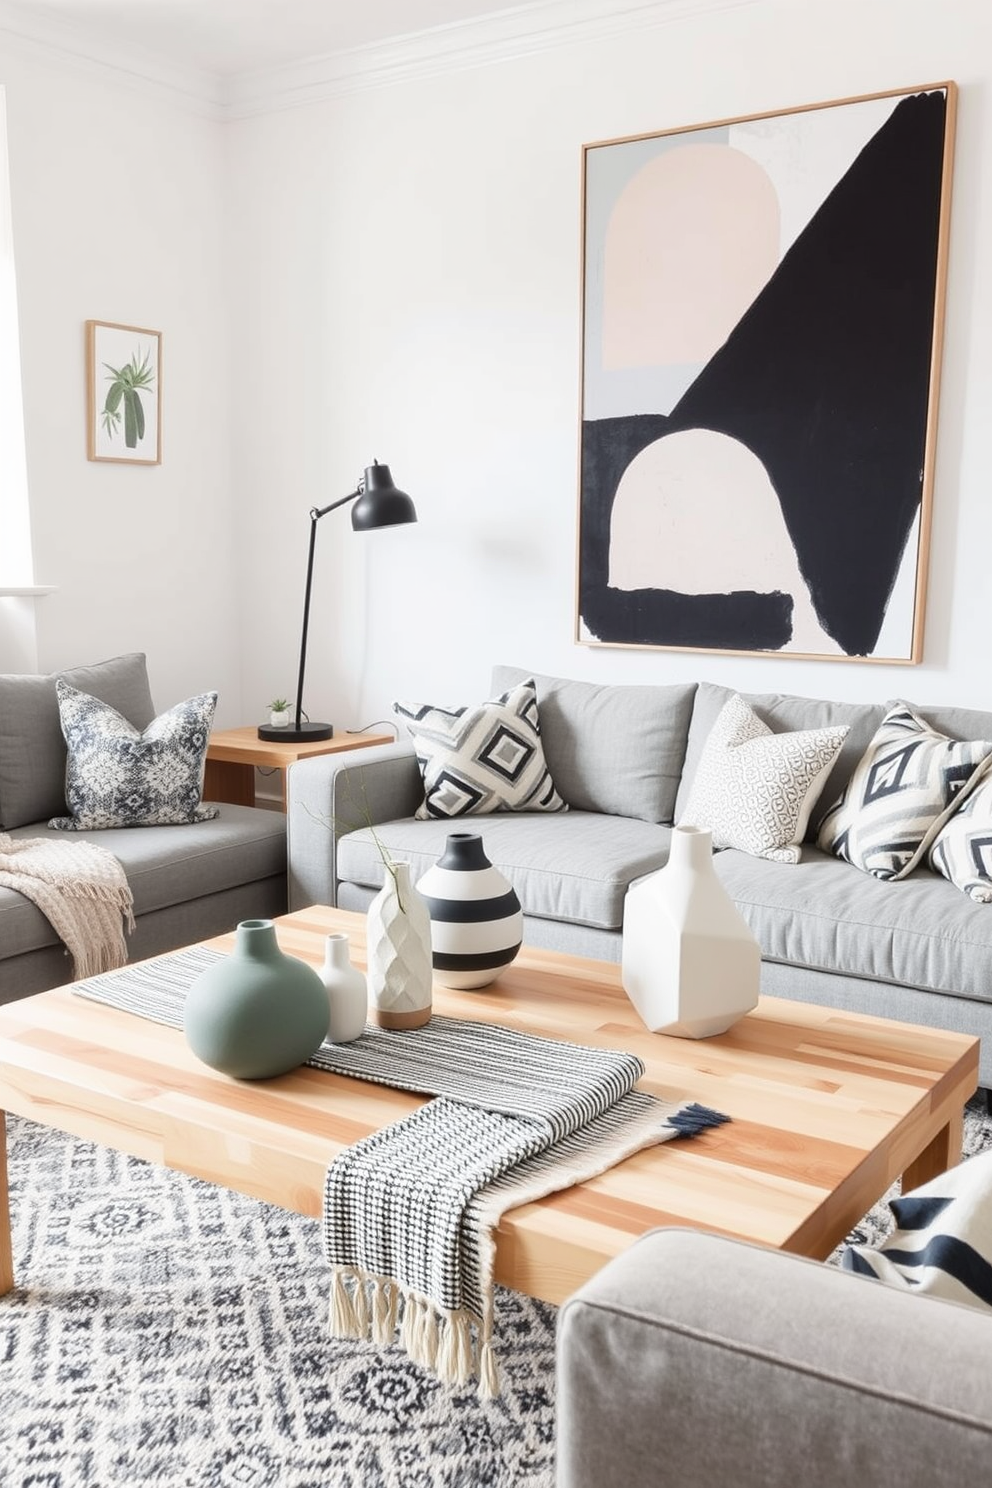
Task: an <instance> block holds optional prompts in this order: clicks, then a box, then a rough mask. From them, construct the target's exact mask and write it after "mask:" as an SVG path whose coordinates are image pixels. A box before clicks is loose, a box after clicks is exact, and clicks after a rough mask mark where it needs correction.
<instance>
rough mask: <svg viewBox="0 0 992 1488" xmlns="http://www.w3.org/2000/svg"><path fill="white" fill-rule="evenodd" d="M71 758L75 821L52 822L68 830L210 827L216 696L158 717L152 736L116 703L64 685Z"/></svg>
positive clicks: (61, 693) (62, 705) (62, 708)
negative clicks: (206, 778)
mask: <svg viewBox="0 0 992 1488" xmlns="http://www.w3.org/2000/svg"><path fill="white" fill-rule="evenodd" d="M56 687H57V691H58V699H59V714H60V716H61V720H62V732H63V734H64V735H65V742H66V747H67V750H68V759H67V761H66V772H65V799H66V803H67V805H68V807H69V810H70V811H71V812H72V815H71V816H56V817H53V818H52V820H51V821H50V822H49V823H48V825H49V826H50V827H55V828H56V829H58V830H59V831H63V832H91V831H103V830H105V829H107V828H110V827H170V826H182V825H186V824H187V823H189V822H201V821H210V820H211V819H212V818H213V817H215V816H217V815H219V812H218V810H217V807H216V806H201V805H200V795H201V792H202V788H203V767H204V762H205V760H206V755H207V745H208V743H209V741H210V725H211V724H212V722H213V717H214V709H215V707H216V706H217V694H216V693H215V692H201V693H199V694H198V695H197V696H196V697H191V698H187V699H186V701H185V702H183V703H177V704H176V706H175V707H174V708H170V709H169V710H168V712H167V713H162V714H160V715H159V717H158V718H156V719H154V720H153V721H152V722H151V723H150V724H149V725H148V727H147V728H146V729H145V731H144V733H141V732H139V730H138V729H136V728H135V727H134V725H133V724H131V723H128V721H127V719H126V718H122V717H121V715H120V713H118V712H117V710H116V709H115V708H111V707H110V706H109V704H108V703H101V702H100V700H99V698H95V697H91V696H90V694H89V693H88V692H79V691H77V689H76V688H75V687H69V686H68V685H67V684H66V683H65V682H63V681H62V680H61V678H60V679H59V681H58V683H57V684H56Z"/></svg>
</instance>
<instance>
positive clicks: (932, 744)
mask: <svg viewBox="0 0 992 1488" xmlns="http://www.w3.org/2000/svg"><path fill="white" fill-rule="evenodd" d="M990 763H992V741H990V740H988V739H973V740H961V739H950V738H948V736H947V735H946V734H942V733H940V732H939V731H938V730H937V729H935V728H931V726H930V724H928V723H926V722H925V721H924V720H923V719H922V718H918V717H917V715H916V714H915V713H914V712H913V710H912V708H910V707H909V705H908V704H907V703H896V704H894V706H893V707H892V708H890V709H889V711H888V713H886V715H885V717H884V718H883V719H882V722H881V724H880V725H879V727H878V730H877V732H876V734H875V737H874V738H873V739H872V741H871V743H870V744H869V746H868V748H867V750H866V751H865V753H864V755H863V756H862V758H861V760H860V762H859V764H858V765H857V767H856V769H855V771H854V774H853V775H852V776H851V779H850V781H849V783H848V786H847V789H846V790H845V792H844V794H843V795H842V796H841V798H840V800H839V801H837V802H835V803H834V805H833V806H831V808H830V810H829V811H828V812H827V814H826V816H825V817H824V818H823V823H822V825H821V827H820V835H819V838H818V841H819V845H820V847H822V848H823V851H824V852H829V853H834V854H835V855H836V856H837V857H839V858H846V859H847V861H848V862H849V863H853V864H854V866H855V867H856V868H861V869H862V870H863V871H864V872H865V873H871V874H872V875H873V876H874V877H875V878H884V879H897V878H905V877H906V875H907V873H911V872H912V870H913V869H914V868H915V867H916V866H917V864H918V863H919V862H921V861H922V859H923V858H924V856H925V855H926V852H927V850H928V848H929V846H930V844H931V842H932V841H933V840H934V838H935V837H936V836H937V834H938V833H939V831H940V829H941V828H942V826H943V825H944V823H945V822H946V821H947V820H948V818H949V817H950V816H951V814H952V812H954V811H955V810H956V809H957V808H958V806H960V804H961V802H962V801H963V800H964V796H965V793H966V792H968V791H969V790H971V789H972V787H973V786H974V785H975V784H976V783H977V782H978V780H979V779H980V778H981V775H982V773H983V771H984V769H985V768H986V766H987V765H988V764H990Z"/></svg>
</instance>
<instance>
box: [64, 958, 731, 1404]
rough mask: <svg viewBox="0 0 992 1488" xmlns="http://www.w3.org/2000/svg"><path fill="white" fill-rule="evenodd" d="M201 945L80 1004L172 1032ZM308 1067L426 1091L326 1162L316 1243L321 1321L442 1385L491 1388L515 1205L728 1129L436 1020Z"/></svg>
mask: <svg viewBox="0 0 992 1488" xmlns="http://www.w3.org/2000/svg"><path fill="white" fill-rule="evenodd" d="M218 955H219V953H218V952H216V951H211V950H207V949H205V948H203V947H194V948H192V949H190V950H188V951H179V952H176V953H175V954H173V955H170V956H164V957H160V958H159V959H158V960H157V961H151V962H144V963H142V964H140V965H138V966H135V967H128V968H126V969H125V970H123V971H119V972H114V973H112V974H109V975H107V976H103V977H94V978H92V979H91V980H90V981H88V982H81V983H78V984H76V986H75V987H74V988H73V990H74V991H75V992H76V993H78V994H79V995H80V996H83V997H90V998H92V999H93V1000H95V1001H97V1002H105V1003H109V1004H110V1005H112V1006H114V1007H120V1008H124V1009H126V1010H127V1011H128V1012H134V1013H138V1014H139V1015H141V1016H143V1017H148V1018H152V1019H154V1020H156V1021H158V1022H162V1023H168V1024H170V1025H171V1026H173V1027H180V1026H181V1025H182V1015H183V1001H184V997H185V989H186V988H187V987H188V986H189V985H190V984H191V983H192V981H193V980H194V978H195V977H196V976H197V975H198V974H199V973H200V972H201V971H203V970H204V969H205V967H206V966H207V965H210V964H212V962H213V961H214V960H216V959H217V957H218ZM308 1063H310V1064H312V1065H315V1066H317V1067H318V1068H320V1069H327V1070H332V1071H334V1072H335V1073H337V1074H344V1075H351V1076H353V1077H354V1078H356V1079H360V1080H372V1081H375V1082H377V1083H379V1084H385V1085H391V1086H394V1087H396V1088H398V1089H402V1090H412V1091H416V1092H418V1093H421V1094H430V1095H435V1096H437V1097H438V1099H436V1100H433V1101H430V1102H428V1103H427V1104H426V1105H424V1106H422V1107H421V1108H420V1109H419V1110H417V1111H415V1112H414V1113H413V1114H412V1115H411V1116H408V1117H406V1118H404V1119H403V1120H401V1121H397V1122H394V1123H393V1124H392V1125H391V1126H388V1127H385V1128H384V1129H383V1130H382V1131H379V1132H376V1133H374V1134H373V1135H372V1136H370V1137H368V1138H366V1139H365V1140H364V1141H361V1142H357V1143H356V1144H355V1145H354V1146H352V1147H349V1148H347V1149H345V1151H344V1152H343V1153H342V1154H341V1156H340V1157H339V1158H337V1159H336V1160H335V1161H334V1162H333V1163H331V1165H330V1167H329V1169H328V1173H327V1182H326V1188H325V1194H324V1239H325V1249H326V1254H327V1258H328V1261H329V1263H330V1267H331V1291H330V1306H329V1320H330V1327H331V1331H332V1332H333V1333H334V1334H336V1335H337V1336H339V1337H345V1338H371V1339H373V1340H374V1341H376V1342H380V1343H383V1344H385V1343H389V1342H392V1341H393V1336H394V1333H395V1330H396V1328H397V1326H398V1327H399V1328H400V1341H401V1343H402V1344H403V1345H404V1347H405V1348H406V1350H407V1353H408V1354H409V1355H410V1357H411V1358H412V1359H414V1360H415V1361H416V1362H418V1363H420V1364H423V1365H424V1366H425V1367H428V1368H431V1369H433V1370H435V1371H436V1373H437V1374H438V1375H439V1376H440V1378H441V1379H442V1380H444V1381H445V1382H447V1383H451V1384H464V1383H465V1381H466V1380H468V1379H469V1378H470V1377H471V1376H472V1375H473V1374H477V1375H478V1378H479V1393H480V1395H482V1396H483V1397H489V1396H492V1395H495V1394H496V1393H497V1392H498V1389H499V1382H498V1373H497V1368H496V1360H495V1355H494V1351H493V1262H494V1252H495V1246H494V1242H493V1231H494V1229H495V1226H496V1225H497V1223H498V1222H499V1219H500V1217H501V1215H502V1214H503V1213H504V1212H505V1211H506V1210H507V1209H511V1208H514V1207H515V1206H516V1205H518V1204H523V1203H526V1202H528V1201H530V1200H533V1199H536V1198H539V1197H541V1196H542V1195H544V1194H548V1193H553V1192H555V1191H557V1190H559V1189H562V1188H568V1187H570V1186H571V1185H572V1184H574V1183H578V1182H581V1181H582V1180H583V1179H586V1178H591V1177H593V1176H595V1175H596V1174H598V1173H601V1172H604V1171H605V1170H606V1169H607V1168H609V1167H612V1166H613V1165H614V1164H615V1163H617V1162H620V1161H621V1160H622V1159H623V1158H624V1157H627V1156H629V1155H630V1154H631V1153H633V1152H636V1151H639V1150H640V1149H641V1148H644V1147H648V1146H652V1145H654V1144H656V1143H658V1142H664V1141H668V1140H670V1139H671V1138H673V1137H678V1136H692V1135H695V1133H697V1132H700V1131H704V1130H706V1129H707V1128H709V1127H712V1126H716V1125H718V1124H719V1123H721V1122H723V1121H725V1120H727V1118H726V1117H725V1116H722V1115H720V1114H719V1113H718V1112H715V1111H711V1110H709V1109H708V1108H706V1107H703V1106H698V1105H695V1104H675V1103H671V1104H670V1103H666V1102H662V1101H658V1100H655V1099H654V1098H653V1097H652V1096H649V1095H645V1094H642V1093H641V1092H640V1091H636V1090H634V1088H633V1087H634V1085H635V1083H636V1082H637V1080H638V1079H639V1078H640V1076H641V1075H642V1074H643V1072H644V1067H643V1065H642V1064H641V1061H640V1060H639V1059H637V1058H636V1057H635V1056H634V1055H632V1054H626V1053H622V1052H620V1053H617V1052H614V1051H611V1050H607V1049H593V1048H585V1047H583V1046H580V1045H577V1044H571V1043H559V1042H558V1041H556V1040H551V1039H543V1038H535V1037H532V1036H531V1035H529V1034H523V1033H518V1032H517V1031H515V1030H514V1029H510V1028H503V1027H500V1026H498V1025H495V1024H491V1023H473V1022H463V1021H460V1020H456V1019H451V1018H443V1017H439V1016H435V1017H434V1018H433V1019H432V1020H431V1022H430V1023H429V1024H427V1026H426V1027H424V1028H420V1029H413V1030H410V1031H409V1032H403V1033H390V1032H386V1031H384V1030H382V1029H376V1028H372V1027H368V1028H366V1031H365V1033H364V1034H363V1035H362V1037H361V1038H360V1039H358V1040H357V1041H356V1042H355V1043H353V1044H340V1045H339V1044H326V1043H325V1044H323V1045H322V1046H321V1047H320V1049H318V1051H317V1052H316V1054H314V1056H313V1057H312V1058H311V1059H310V1060H309V1061H308Z"/></svg>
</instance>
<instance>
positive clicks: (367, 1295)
mask: <svg viewBox="0 0 992 1488" xmlns="http://www.w3.org/2000/svg"><path fill="white" fill-rule="evenodd" d="M327 1321H328V1327H329V1330H330V1332H331V1334H332V1335H333V1336H334V1337H335V1338H355V1339H368V1340H369V1341H370V1342H372V1343H378V1344H380V1345H381V1346H383V1347H388V1346H389V1345H390V1344H392V1343H395V1342H396V1341H397V1339H396V1328H397V1323H399V1340H398V1342H399V1345H400V1347H401V1348H403V1349H404V1350H405V1351H406V1353H407V1354H408V1355H409V1357H410V1358H411V1359H412V1360H413V1362H414V1363H415V1364H420V1365H421V1366H422V1367H423V1368H424V1369H430V1370H433V1371H434V1373H435V1374H436V1375H437V1377H438V1378H439V1379H440V1380H441V1381H442V1383H444V1384H446V1385H453V1386H456V1387H457V1386H463V1385H466V1384H467V1383H468V1382H469V1380H470V1379H471V1378H472V1375H473V1374H476V1375H478V1380H479V1389H478V1394H479V1398H480V1400H493V1399H495V1398H496V1396H497V1395H498V1394H499V1389H500V1382H499V1366H498V1364H497V1362H496V1351H495V1349H494V1347H493V1342H492V1321H491V1319H489V1320H487V1321H486V1322H485V1323H484V1322H483V1320H482V1319H481V1318H478V1317H476V1316H475V1315H474V1314H473V1313H470V1312H468V1311H466V1310H465V1309H461V1310H459V1311H455V1312H448V1311H445V1310H443V1309H441V1308H438V1307H436V1306H435V1304H434V1303H433V1302H431V1300H430V1299H429V1298H428V1297H424V1296H422V1295H421V1293H419V1292H415V1291H413V1290H410V1289H408V1288H405V1287H401V1286H400V1285H399V1283H398V1282H397V1281H395V1280H394V1279H393V1278H392V1277H388V1276H374V1275H371V1274H369V1273H367V1272H362V1271H356V1270H355V1269H353V1268H352V1267H350V1266H332V1267H331V1281H330V1288H329V1292H328V1305H327Z"/></svg>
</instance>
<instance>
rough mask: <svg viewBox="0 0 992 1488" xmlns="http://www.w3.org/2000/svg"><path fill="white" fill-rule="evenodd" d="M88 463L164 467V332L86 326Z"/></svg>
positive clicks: (98, 324) (103, 323)
mask: <svg viewBox="0 0 992 1488" xmlns="http://www.w3.org/2000/svg"><path fill="white" fill-rule="evenodd" d="M86 458H87V459H88V460H105V461H110V462H112V463H114V464H117V465H160V464H161V463H162V332H161V331H149V330H145V329H143V328H142V327H141V326H130V325H118V324H117V323H116V322H114V321H108V320H88V321H87V322H86Z"/></svg>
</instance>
